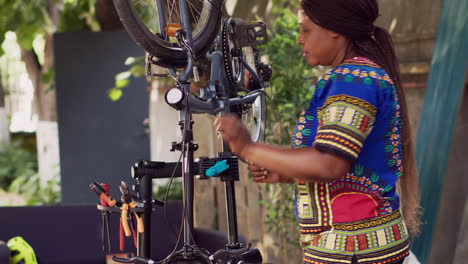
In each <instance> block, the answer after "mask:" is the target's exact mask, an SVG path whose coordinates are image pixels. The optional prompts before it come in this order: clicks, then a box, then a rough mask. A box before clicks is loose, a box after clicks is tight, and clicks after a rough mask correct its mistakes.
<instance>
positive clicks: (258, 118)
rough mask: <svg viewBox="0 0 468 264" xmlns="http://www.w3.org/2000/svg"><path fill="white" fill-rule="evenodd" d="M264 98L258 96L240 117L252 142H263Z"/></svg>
mask: <svg viewBox="0 0 468 264" xmlns="http://www.w3.org/2000/svg"><path fill="white" fill-rule="evenodd" d="M264 100H265V97H264V95H259V96H258V97H257V98H256V99H255V101H254V102H253V103H252V104H251V105H250V106H249V107H248V109H247V110H246V111H245V112H244V114H243V115H242V121H243V123H244V125H245V126H246V127H247V129H248V130H249V132H250V135H251V137H252V140H253V141H254V142H258V141H263V140H264V132H265V109H264V107H265V102H264Z"/></svg>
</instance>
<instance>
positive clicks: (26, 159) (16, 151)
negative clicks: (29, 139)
mask: <svg viewBox="0 0 468 264" xmlns="http://www.w3.org/2000/svg"><path fill="white" fill-rule="evenodd" d="M22 144H23V142H22V140H14V141H13V142H12V143H11V144H9V145H5V146H2V151H1V152H0V189H4V190H8V188H9V186H10V185H11V183H12V182H13V181H14V180H15V179H17V178H20V177H25V178H28V177H31V176H32V175H34V174H36V172H37V158H36V155H35V153H33V152H31V151H28V150H26V149H24V148H23V147H22Z"/></svg>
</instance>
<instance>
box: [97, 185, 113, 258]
mask: <svg viewBox="0 0 468 264" xmlns="http://www.w3.org/2000/svg"><path fill="white" fill-rule="evenodd" d="M99 185H100V186H101V187H102V188H103V189H104V190H105V194H107V195H109V192H110V187H109V184H107V183H101V184H99ZM100 200H101V201H100V202H101V205H102V206H109V204H108V203H107V201H106V200H105V199H103V198H101V199H100ZM109 214H110V213H109V212H108V211H104V210H103V211H102V229H101V231H102V232H101V237H102V250H103V251H104V240H105V237H104V236H105V235H106V237H107V250H108V252H109V253H110V252H111V238H110V230H109Z"/></svg>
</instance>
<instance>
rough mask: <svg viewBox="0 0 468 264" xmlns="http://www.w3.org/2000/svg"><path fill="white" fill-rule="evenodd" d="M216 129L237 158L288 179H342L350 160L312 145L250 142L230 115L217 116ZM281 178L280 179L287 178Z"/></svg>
mask: <svg viewBox="0 0 468 264" xmlns="http://www.w3.org/2000/svg"><path fill="white" fill-rule="evenodd" d="M215 125H216V127H217V131H218V132H219V133H220V134H221V136H222V137H223V139H224V140H225V141H226V142H227V143H228V144H229V147H230V148H231V150H232V151H233V152H234V153H236V154H237V155H238V156H239V157H241V158H243V159H245V160H247V161H248V162H249V163H253V164H255V166H257V167H260V168H264V169H266V170H267V171H269V172H271V173H275V174H278V177H279V175H281V176H282V177H283V178H287V179H290V180H293V179H297V180H302V181H314V182H331V181H334V180H337V179H339V178H342V177H343V176H344V175H345V174H346V172H347V171H348V170H349V169H350V167H351V162H349V161H348V160H346V159H344V158H341V157H339V156H337V155H334V154H330V153H326V152H320V151H318V150H317V149H315V148H313V147H306V148H297V149H288V148H282V147H278V146H273V145H267V144H263V143H254V142H252V140H251V138H250V135H249V132H248V131H247V129H246V128H245V127H244V126H243V125H242V122H241V121H240V120H239V119H238V118H237V117H236V116H234V115H226V116H223V117H220V118H218V119H217V120H216V123H215ZM287 179H283V181H288V180H287Z"/></svg>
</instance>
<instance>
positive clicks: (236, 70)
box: [221, 19, 259, 90]
mask: <svg viewBox="0 0 468 264" xmlns="http://www.w3.org/2000/svg"><path fill="white" fill-rule="evenodd" d="M243 25H245V22H244V21H242V20H241V19H228V20H227V21H226V22H225V23H224V25H223V32H222V38H221V45H222V46H221V47H222V50H223V60H224V68H225V71H226V76H227V78H228V80H229V84H230V85H231V86H234V87H236V86H237V88H240V90H253V89H248V87H249V86H250V85H249V84H250V83H251V82H252V81H251V79H253V78H252V77H251V76H250V73H249V71H248V70H247V69H246V67H245V66H244V65H243V64H242V62H241V58H242V59H243V60H244V61H245V62H246V63H247V64H248V65H249V66H250V67H251V68H252V69H253V71H255V72H257V65H258V53H259V52H258V49H257V48H256V47H254V46H245V47H242V46H239V45H238V42H239V41H238V39H237V38H238V37H239V36H238V35H237V33H238V32H237V30H236V28H238V27H240V26H243Z"/></svg>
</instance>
